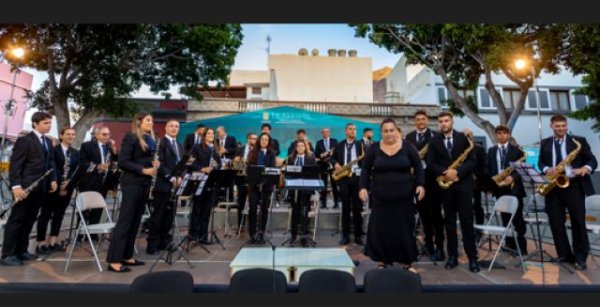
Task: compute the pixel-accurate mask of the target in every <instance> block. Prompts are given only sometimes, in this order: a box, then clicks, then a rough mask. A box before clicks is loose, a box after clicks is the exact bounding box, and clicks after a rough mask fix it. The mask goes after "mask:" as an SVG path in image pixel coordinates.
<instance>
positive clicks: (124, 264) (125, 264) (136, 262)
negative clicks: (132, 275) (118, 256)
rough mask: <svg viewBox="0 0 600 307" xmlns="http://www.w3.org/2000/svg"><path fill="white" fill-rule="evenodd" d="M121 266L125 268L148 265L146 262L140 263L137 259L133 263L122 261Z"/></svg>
mask: <svg viewBox="0 0 600 307" xmlns="http://www.w3.org/2000/svg"><path fill="white" fill-rule="evenodd" d="M121 264H122V265H123V266H128V265H130V266H138V265H144V264H146V263H145V262H144V261H140V260H137V259H133V262H128V261H125V260H122V261H121Z"/></svg>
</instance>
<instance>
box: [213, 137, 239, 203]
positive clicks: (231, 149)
mask: <svg viewBox="0 0 600 307" xmlns="http://www.w3.org/2000/svg"><path fill="white" fill-rule="evenodd" d="M217 142H219V148H225V150H226V152H225V153H224V154H223V156H224V157H225V158H227V159H229V160H231V159H233V156H234V155H235V151H236V149H237V147H238V143H237V141H236V140H235V138H234V137H232V136H230V135H226V136H225V143H224V144H223V145H224V146H221V139H217ZM233 184H234V183H233V182H231V184H230V185H229V186H227V187H222V188H221V189H220V190H219V199H223V200H225V201H227V202H232V201H233Z"/></svg>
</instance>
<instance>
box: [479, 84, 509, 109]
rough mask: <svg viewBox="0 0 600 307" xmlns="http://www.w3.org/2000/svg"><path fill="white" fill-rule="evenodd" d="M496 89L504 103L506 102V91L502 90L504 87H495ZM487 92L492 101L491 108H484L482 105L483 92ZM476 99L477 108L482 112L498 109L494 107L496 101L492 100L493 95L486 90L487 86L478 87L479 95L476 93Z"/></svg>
mask: <svg viewBox="0 0 600 307" xmlns="http://www.w3.org/2000/svg"><path fill="white" fill-rule="evenodd" d="M494 88H495V89H496V91H497V92H498V93H499V94H500V97H502V101H504V91H503V89H502V87H494ZM482 89H483V90H485V91H486V92H487V95H488V97H489V99H490V106H489V107H483V106H482V104H481V97H482V95H481V90H482ZM475 95H476V97H477V108H478V109H480V110H496V109H498V107H497V106H495V105H494V100H492V95H491V94H490V93H489V91H488V90H487V88H485V86H478V87H477V93H475Z"/></svg>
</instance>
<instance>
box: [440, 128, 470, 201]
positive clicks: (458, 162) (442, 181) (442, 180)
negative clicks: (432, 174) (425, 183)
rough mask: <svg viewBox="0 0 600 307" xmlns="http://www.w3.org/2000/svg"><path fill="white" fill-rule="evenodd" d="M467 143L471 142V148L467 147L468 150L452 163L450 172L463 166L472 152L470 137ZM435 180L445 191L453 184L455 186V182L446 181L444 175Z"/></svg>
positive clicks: (449, 168) (449, 167)
mask: <svg viewBox="0 0 600 307" xmlns="http://www.w3.org/2000/svg"><path fill="white" fill-rule="evenodd" d="M467 141H469V147H467V149H465V151H464V152H463V153H462V154H461V155H460V156H458V158H456V160H454V162H452V164H450V166H448V170H451V169H457V168H458V167H459V166H461V165H462V164H463V162H465V160H466V159H467V157H468V156H469V153H470V152H471V150H473V147H474V145H473V141H472V140H471V138H469V137H468V136H467ZM435 180H436V181H437V184H438V185H439V186H440V188H442V189H444V190H447V189H448V188H450V186H451V185H452V184H454V181H448V180H446V178H445V177H444V176H443V175H440V176H438V177H437V178H436V179H435Z"/></svg>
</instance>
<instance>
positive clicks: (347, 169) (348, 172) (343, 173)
mask: <svg viewBox="0 0 600 307" xmlns="http://www.w3.org/2000/svg"><path fill="white" fill-rule="evenodd" d="M364 157H365V151H364V149H363V152H362V154H361V155H360V156H359V157H358V158H356V159H354V160H352V161H350V162H348V163H347V164H346V165H343V166H342V168H340V169H339V170H334V171H333V173H332V174H331V178H333V180H335V181H338V180H340V179H342V178H344V177H350V176H352V166H353V165H354V164H356V163H358V161H360V160H362V159H363V158H364Z"/></svg>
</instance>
